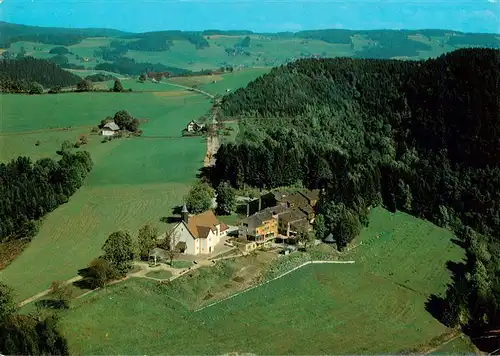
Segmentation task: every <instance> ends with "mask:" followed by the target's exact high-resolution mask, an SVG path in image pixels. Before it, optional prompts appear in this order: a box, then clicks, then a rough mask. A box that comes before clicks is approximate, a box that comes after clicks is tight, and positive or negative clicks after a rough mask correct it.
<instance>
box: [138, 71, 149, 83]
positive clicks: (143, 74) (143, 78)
mask: <svg viewBox="0 0 500 356" xmlns="http://www.w3.org/2000/svg"><path fill="white" fill-rule="evenodd" d="M147 79H148V77H147V76H146V74H145V73H141V75H140V76H139V81H140V82H141V83H144V82H145V81H146V80H147Z"/></svg>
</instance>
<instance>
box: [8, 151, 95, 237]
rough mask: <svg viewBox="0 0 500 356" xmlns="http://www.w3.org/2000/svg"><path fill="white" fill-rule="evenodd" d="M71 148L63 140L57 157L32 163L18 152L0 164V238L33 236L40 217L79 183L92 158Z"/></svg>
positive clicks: (84, 152) (64, 198)
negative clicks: (18, 155)
mask: <svg viewBox="0 0 500 356" xmlns="http://www.w3.org/2000/svg"><path fill="white" fill-rule="evenodd" d="M71 148H72V147H71V144H69V143H65V144H63V145H62V147H61V150H60V151H58V153H59V154H60V156H61V158H60V159H59V160H58V161H56V160H53V159H50V158H42V159H39V160H37V161H36V162H34V163H33V162H32V161H31V159H30V158H28V157H23V156H20V157H18V158H16V159H13V160H12V161H10V162H8V163H1V164H0V216H2V219H1V220H0V242H2V241H5V240H7V239H19V238H29V239H31V238H33V237H34V236H35V235H36V233H37V231H38V225H39V222H40V219H41V218H43V217H44V216H45V215H46V214H47V213H49V212H51V211H53V210H54V209H55V208H57V207H58V206H60V205H61V204H64V203H66V202H67V201H68V199H69V198H70V197H71V196H72V195H73V194H74V193H75V192H76V190H77V189H78V188H80V187H81V185H82V183H83V181H84V179H85V177H86V176H87V174H88V172H90V170H91V169H92V160H91V158H90V154H89V153H88V152H87V151H76V152H72V150H71Z"/></svg>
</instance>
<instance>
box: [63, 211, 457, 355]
mask: <svg viewBox="0 0 500 356" xmlns="http://www.w3.org/2000/svg"><path fill="white" fill-rule="evenodd" d="M370 220H371V222H372V223H371V224H370V226H369V227H368V228H366V229H364V231H363V232H362V235H361V236H360V241H363V242H364V243H363V245H361V246H360V247H358V248H356V249H355V250H352V251H351V256H349V259H352V260H354V261H355V263H354V264H348V265H331V264H325V265H310V266H306V267H304V268H302V269H299V270H297V271H295V272H293V273H291V274H288V275H286V276H284V277H283V278H281V279H278V280H276V281H273V282H270V283H268V284H266V285H263V286H261V287H258V288H256V289H253V290H250V291H248V292H246V293H243V294H241V295H239V296H236V297H234V298H232V299H229V300H225V301H222V302H220V303H219V304H216V305H214V306H211V307H207V308H206V309H202V310H200V311H198V312H195V311H193V309H194V308H195V305H192V303H193V300H201V298H203V296H204V293H206V291H207V288H208V290H210V289H211V288H210V285H207V283H210V281H212V283H219V284H221V283H222V284H224V283H227V282H228V281H221V280H220V278H216V277H215V275H214V278H211V277H210V273H211V272H210V268H215V269H217V267H207V269H208V270H206V271H205V273H204V274H203V275H204V276H205V277H204V278H203V281H201V280H200V281H198V280H195V278H189V277H188V276H186V277H181V278H183V279H182V280H181V279H180V280H176V281H175V282H176V283H174V284H175V285H176V288H173V285H172V286H169V285H159V284H157V283H154V282H153V281H149V280H142V279H132V280H128V281H126V282H123V283H120V284H117V285H114V286H111V287H109V288H107V289H105V290H103V291H98V292H97V293H94V294H92V295H90V296H87V297H84V298H82V299H80V300H78V301H76V302H75V305H74V307H73V308H72V309H70V310H69V311H67V312H65V313H64V314H63V315H62V316H63V318H62V323H63V330H64V334H65V335H66V337H67V338H68V340H69V344H70V350H71V352H72V353H75V354H139V353H140V354H160V353H165V352H168V353H172V354H223V353H228V352H238V353H243V352H250V353H256V354H378V353H400V352H402V351H404V350H410V349H413V348H415V347H419V346H422V345H425V344H427V343H430V342H432V340H433V339H434V338H436V337H438V336H439V335H442V334H444V333H447V332H449V330H448V329H447V328H446V327H444V326H443V325H442V324H440V323H439V322H438V321H437V320H436V319H434V318H433V317H432V316H431V315H430V314H429V313H428V312H427V311H426V310H425V306H424V305H425V302H426V300H427V297H428V295H429V294H430V293H437V294H439V293H442V292H443V291H444V290H445V286H446V283H447V282H448V281H449V279H450V275H449V271H447V270H446V267H445V264H446V262H447V261H448V260H453V261H460V260H461V259H462V258H463V251H462V250H461V249H460V248H459V247H458V246H457V245H455V244H454V243H453V242H452V241H451V239H452V238H453V234H451V233H450V232H448V231H446V230H443V229H441V228H438V227H436V226H434V225H432V224H430V223H428V222H425V221H420V220H418V219H415V218H412V217H411V216H408V215H406V214H404V213H396V214H391V213H389V212H387V211H386V210H384V209H381V208H376V209H374V210H373V211H372V212H371V218H370ZM379 235H382V236H383V237H380V238H376V236H379ZM436 239H437V240H439V241H436ZM439 247H442V249H439ZM382 251H385V253H384V254H383V255H382V254H381V252H382ZM429 255H430V256H429ZM281 258H283V259H286V258H287V257H281ZM226 263H230V262H222V266H221V267H220V268H218V269H217V270H220V271H225V268H226V267H224V266H225V264H226ZM408 266H411V267H408ZM228 268H229V267H228ZM414 269H416V270H418V271H419V273H416V272H415V271H414ZM213 273H218V274H217V276H218V275H219V274H220V273H222V272H215V271H214V272H213ZM183 283H184V287H183ZM217 288H222V287H216V286H215V285H214V289H217ZM297 291H300V293H297ZM159 315H161V317H158V316H159ZM311 320H314V323H311ZM131 323H133V328H131V327H130V325H131ZM318 325H320V326H321V327H319V328H318ZM173 326H175V327H173ZM193 326H196V340H197V341H196V342H193V333H192V328H193ZM450 346H451V345H450Z"/></svg>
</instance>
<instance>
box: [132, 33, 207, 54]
mask: <svg viewBox="0 0 500 356" xmlns="http://www.w3.org/2000/svg"><path fill="white" fill-rule="evenodd" d="M123 38H134V39H138V40H136V41H133V42H128V43H127V46H128V48H129V49H132V50H136V51H153V52H157V51H167V50H168V49H169V48H170V47H171V46H172V45H173V41H188V42H189V43H191V44H193V45H194V46H195V47H196V49H203V48H206V47H209V46H210V45H209V44H208V41H207V40H206V39H205V38H204V37H203V36H202V34H201V33H198V32H184V31H155V32H145V33H141V34H134V35H129V36H124V37H123Z"/></svg>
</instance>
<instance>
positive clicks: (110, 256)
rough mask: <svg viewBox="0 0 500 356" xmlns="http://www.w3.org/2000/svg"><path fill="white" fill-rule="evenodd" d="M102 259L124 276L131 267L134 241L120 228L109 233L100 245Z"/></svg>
mask: <svg viewBox="0 0 500 356" xmlns="http://www.w3.org/2000/svg"><path fill="white" fill-rule="evenodd" d="M102 249H103V251H104V259H105V260H106V261H108V262H109V263H110V264H111V266H112V267H113V268H114V269H115V270H116V271H117V272H118V273H119V274H120V275H121V276H124V275H125V274H127V272H128V271H129V270H130V268H131V262H132V260H133V259H134V249H135V248H134V242H133V240H132V237H131V236H130V234H129V233H128V232H126V231H123V230H120V231H117V232H113V233H112V234H111V235H109V237H108V239H107V240H106V242H105V243H104V245H103V246H102Z"/></svg>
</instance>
